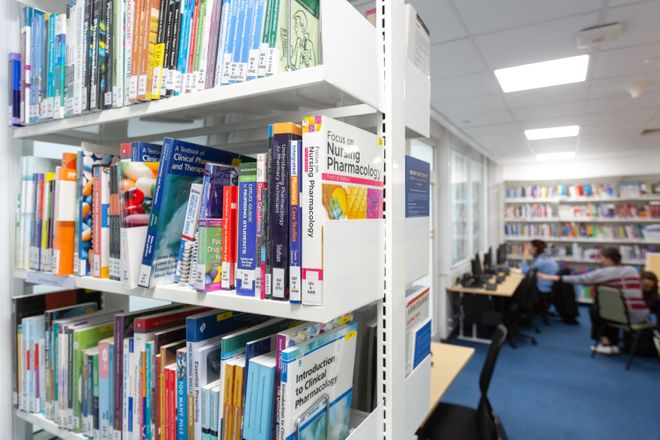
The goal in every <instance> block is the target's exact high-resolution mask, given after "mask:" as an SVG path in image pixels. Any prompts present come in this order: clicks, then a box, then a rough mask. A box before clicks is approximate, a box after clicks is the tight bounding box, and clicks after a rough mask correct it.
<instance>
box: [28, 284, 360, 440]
mask: <svg viewBox="0 0 660 440" xmlns="http://www.w3.org/2000/svg"><path fill="white" fill-rule="evenodd" d="M56 295H59V293H56V294H50V295H47V296H52V297H55V296H56ZM97 296H98V295H97ZM99 298H100V297H99ZM98 304H99V302H98V301H87V302H86V301H85V296H84V295H83V296H80V297H78V298H74V302H72V303H70V304H68V305H66V306H63V307H62V306H59V304H56V305H57V307H52V305H48V304H46V305H43V304H42V305H41V307H32V308H26V309H24V310H22V311H21V313H20V314H19V315H17V335H18V340H17V345H16V351H17V362H18V368H17V376H18V377H17V390H16V392H17V397H18V399H17V406H18V409H20V410H22V411H25V412H28V413H36V414H41V415H43V416H44V417H46V418H47V419H49V420H52V421H54V422H55V423H57V424H58V425H59V426H60V427H62V428H63V429H67V430H70V431H73V432H77V433H81V434H83V435H86V436H89V437H93V438H100V439H105V438H108V439H115V438H127V439H132V438H143V439H147V440H151V439H163V440H165V439H172V438H188V439H209V440H211V439H218V440H219V439H245V440H261V439H264V440H265V439H272V438H273V437H274V436H275V437H277V438H282V439H285V438H286V439H288V438H290V437H291V435H292V432H294V430H295V424H296V421H297V420H298V417H303V419H304V420H305V421H306V423H304V424H303V427H302V429H303V431H307V432H309V434H308V435H312V437H313V438H316V437H314V434H313V433H318V432H323V431H324V430H325V429H326V426H325V424H326V420H329V421H330V423H331V425H329V426H327V429H328V432H329V433H330V438H333V439H341V438H345V437H346V435H347V434H348V423H349V413H350V407H351V397H352V384H353V371H354V361H355V341H356V339H357V332H358V326H357V323H355V322H353V320H352V316H351V315H345V316H343V317H341V318H338V319H337V320H335V321H333V322H331V323H328V324H327V325H323V324H312V323H301V322H297V321H289V320H283V319H268V318H266V317H263V316H257V315H252V314H249V313H234V312H231V311H226V310H208V309H202V308H198V307H182V306H165V307H159V308H154V309H145V310H141V311H140V312H131V313H130V314H127V313H123V312H120V311H116V310H102V309H98ZM129 316H130V319H127V318H128V317H129ZM129 322H130V324H129ZM127 329H130V331H128V330H127ZM276 363H279V364H280V365H281V368H280V369H279V370H278V369H277V368H276ZM299 383H300V384H301V383H306V384H307V385H306V386H305V391H304V394H303V395H302V396H296V395H295V388H294V385H296V386H297V384H299ZM278 393H280V394H278ZM277 396H280V397H277ZM322 396H325V397H327V398H328V402H327V404H328V405H327V406H324V405H319V398H320V397H322ZM326 410H329V411H330V413H329V414H328V415H327V417H326V415H325V412H326ZM307 422H308V423H307ZM310 438H311V437H310Z"/></svg>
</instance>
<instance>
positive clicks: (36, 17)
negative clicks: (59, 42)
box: [30, 9, 44, 124]
mask: <svg viewBox="0 0 660 440" xmlns="http://www.w3.org/2000/svg"><path fill="white" fill-rule="evenodd" d="M43 35H44V12H43V11H40V10H38V9H34V13H33V16H32V65H31V69H30V74H31V77H32V81H31V85H30V91H31V93H30V123H31V124H32V123H35V122H39V114H40V113H39V105H40V101H41V81H42V70H43V64H44V60H43V55H44V54H43V52H44V51H43V44H44V37H43Z"/></svg>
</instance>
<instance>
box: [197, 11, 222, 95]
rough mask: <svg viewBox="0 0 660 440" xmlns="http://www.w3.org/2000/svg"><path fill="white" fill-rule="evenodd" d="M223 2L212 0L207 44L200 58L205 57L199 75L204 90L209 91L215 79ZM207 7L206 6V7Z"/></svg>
mask: <svg viewBox="0 0 660 440" xmlns="http://www.w3.org/2000/svg"><path fill="white" fill-rule="evenodd" d="M223 4H224V1H222V0H213V1H212V5H213V6H212V9H211V16H210V23H209V34H208V37H207V38H206V41H207V42H208V44H206V45H205V54H204V53H202V56H204V55H206V59H205V60H202V62H203V65H202V69H200V72H201V74H202V75H203V77H204V78H203V81H204V88H205V89H210V88H212V87H213V86H214V79H215V63H216V60H217V59H218V45H219V41H218V40H219V38H220V31H221V29H220V27H221V21H220V13H221V11H222V6H223ZM207 7H208V6H207ZM200 80H201V79H200Z"/></svg>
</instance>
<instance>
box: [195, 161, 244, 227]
mask: <svg viewBox="0 0 660 440" xmlns="http://www.w3.org/2000/svg"><path fill="white" fill-rule="evenodd" d="M246 163H251V162H246ZM202 182H203V188H202V203H201V208H200V214H199V216H200V218H223V217H224V213H223V209H224V189H223V188H224V187H225V186H237V185H238V172H237V171H236V167H234V166H232V165H226V164H221V163H214V162H206V163H205V164H204V177H203V180H202Z"/></svg>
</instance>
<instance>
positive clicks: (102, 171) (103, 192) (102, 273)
mask: <svg viewBox="0 0 660 440" xmlns="http://www.w3.org/2000/svg"><path fill="white" fill-rule="evenodd" d="M92 174H93V175H94V186H93V190H92V200H93V209H92V211H93V217H92V226H93V228H92V230H93V232H92V269H93V270H92V274H93V275H94V277H96V278H108V277H109V275H110V267H109V260H110V227H109V226H110V225H109V221H108V208H109V205H110V167H109V166H108V165H94V166H93V167H92Z"/></svg>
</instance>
